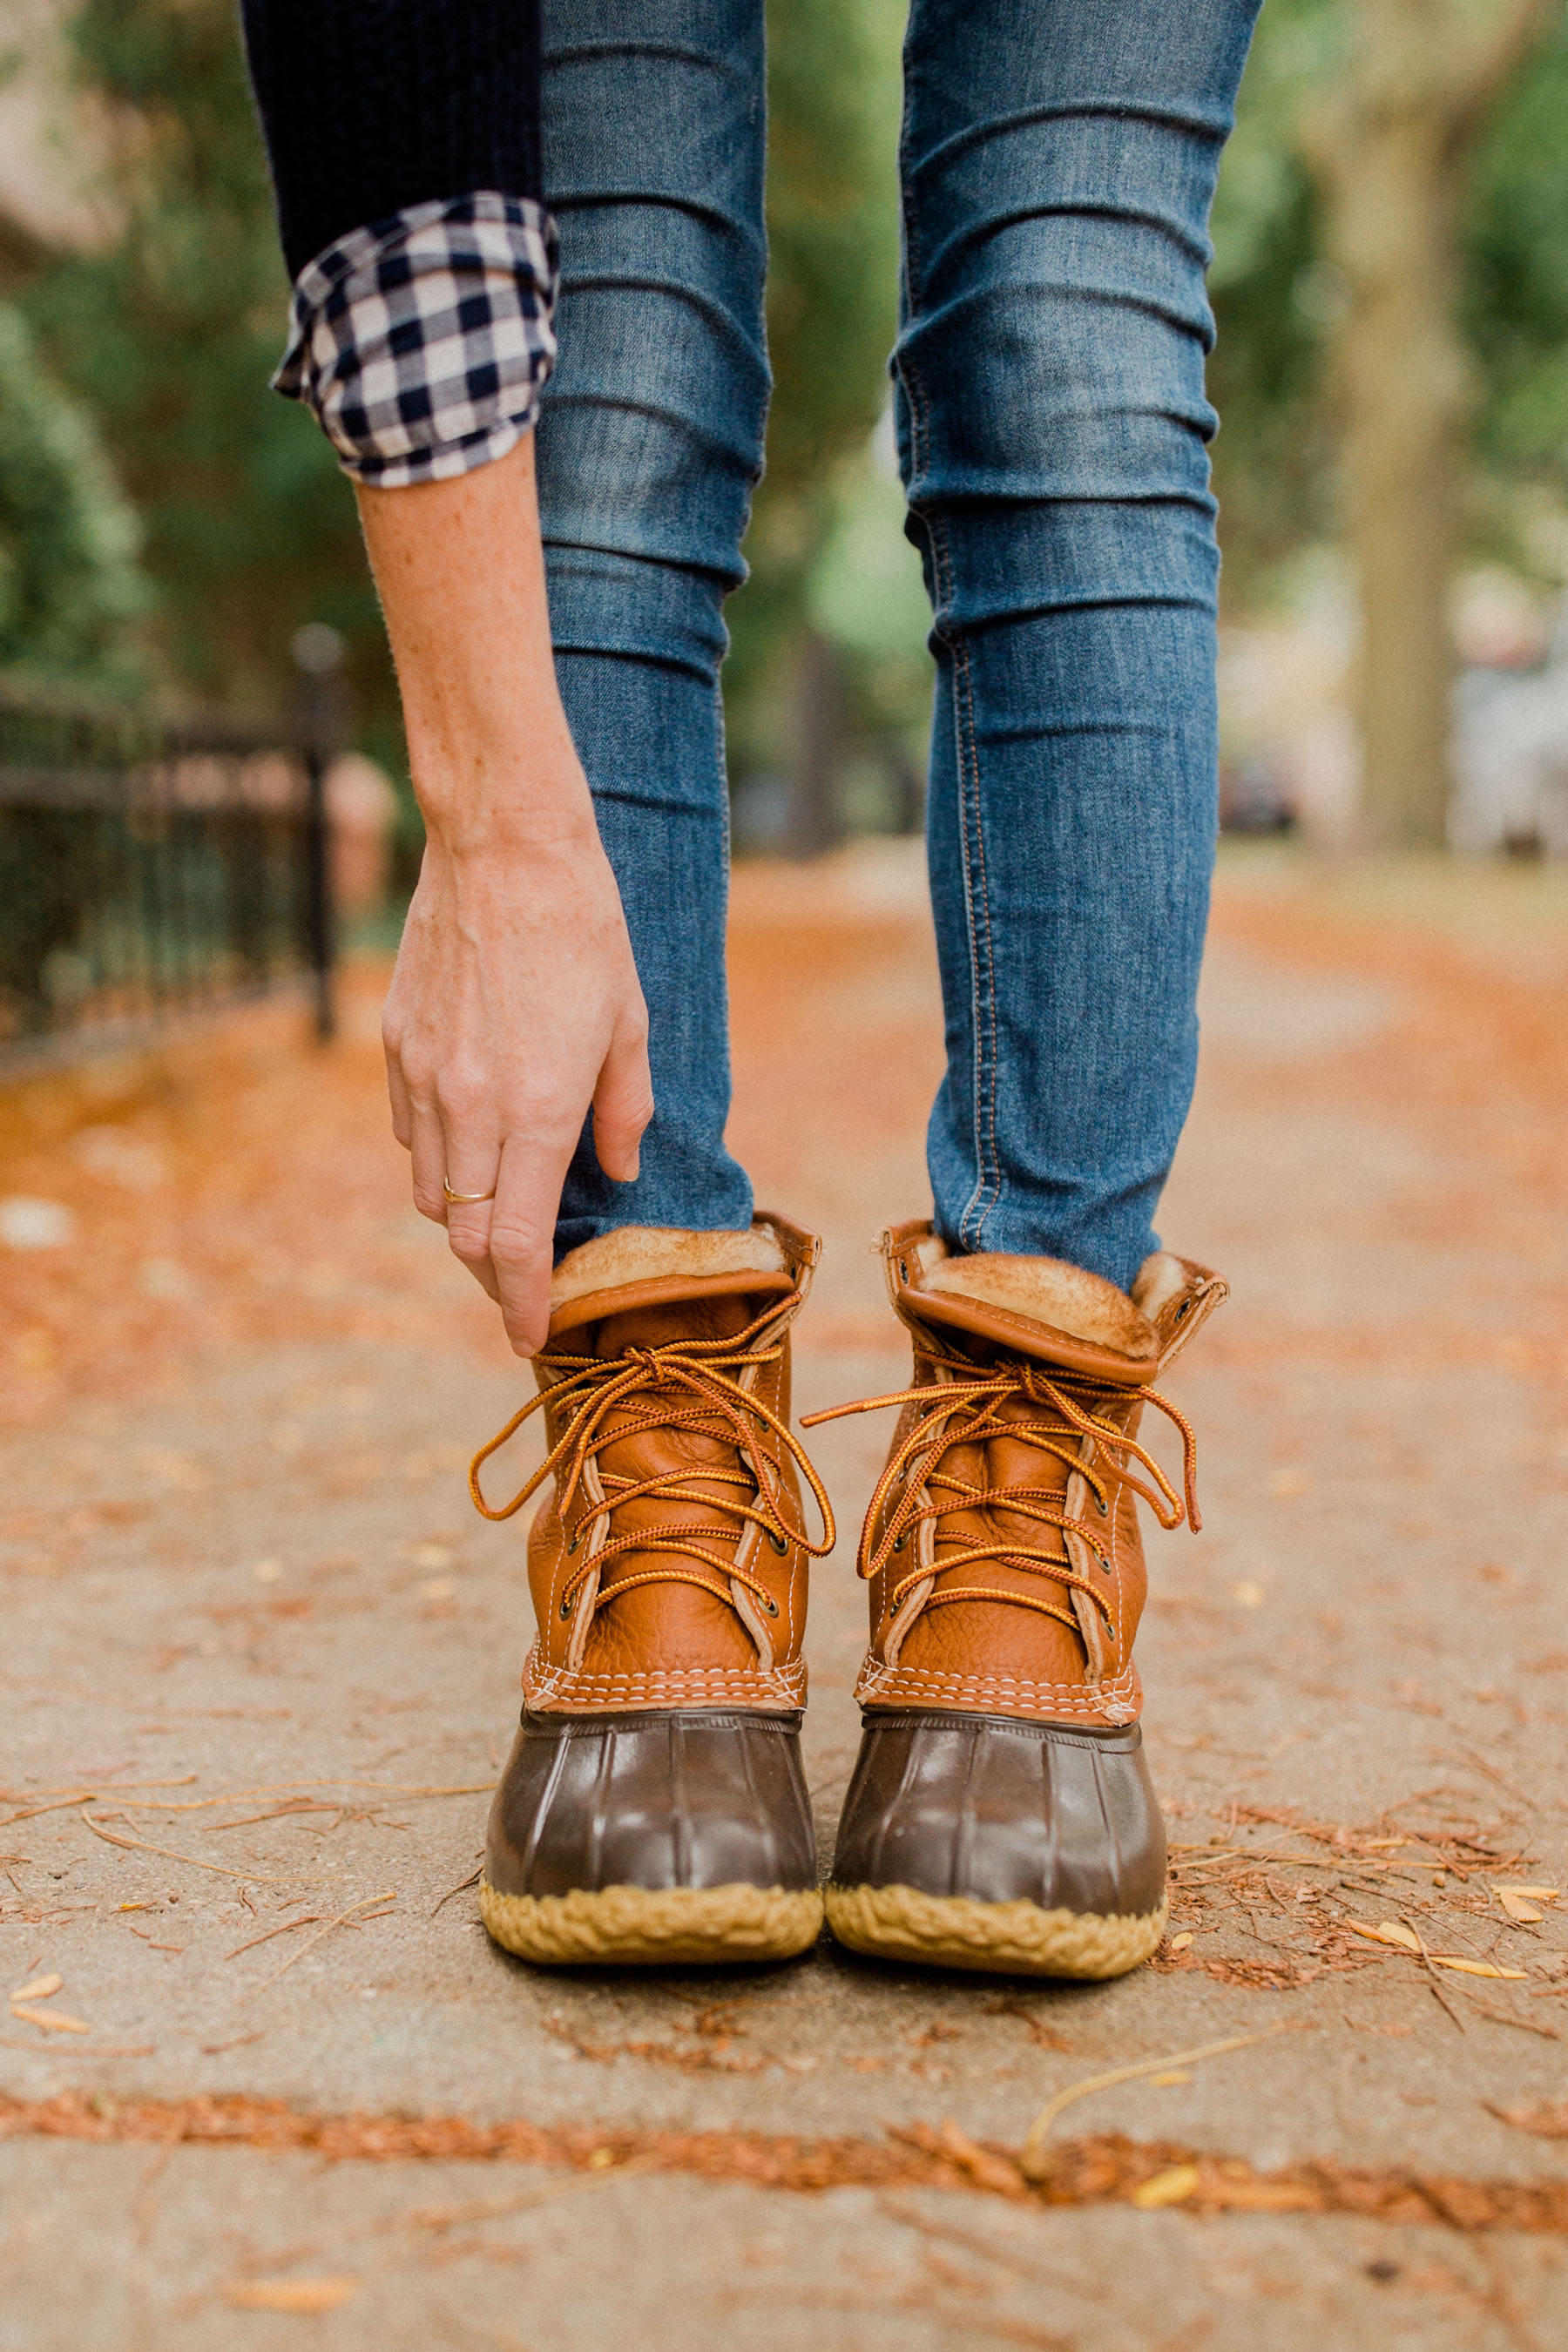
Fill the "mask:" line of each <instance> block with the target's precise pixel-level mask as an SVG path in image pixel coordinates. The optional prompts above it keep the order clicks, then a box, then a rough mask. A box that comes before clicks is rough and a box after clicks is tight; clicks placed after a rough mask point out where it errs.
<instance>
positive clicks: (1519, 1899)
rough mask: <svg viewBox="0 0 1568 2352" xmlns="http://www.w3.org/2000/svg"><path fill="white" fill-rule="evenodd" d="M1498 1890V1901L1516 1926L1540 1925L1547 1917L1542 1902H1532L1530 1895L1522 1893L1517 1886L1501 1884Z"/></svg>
mask: <svg viewBox="0 0 1568 2352" xmlns="http://www.w3.org/2000/svg"><path fill="white" fill-rule="evenodd" d="M1496 1892H1497V1899H1498V1901H1499V1902H1500V1904H1501V1905H1502V1907H1503V1909H1504V1910H1505V1911H1506V1912H1507V1914H1508V1916H1509V1917H1510V1919H1511V1920H1512V1921H1513V1924H1514V1926H1515V1927H1540V1925H1541V1922H1542V1919H1544V1918H1545V1916H1546V1914H1545V1912H1544V1911H1543V1910H1542V1907H1541V1906H1540V1904H1539V1903H1531V1901H1530V1899H1529V1897H1528V1896H1527V1895H1521V1894H1520V1893H1519V1891H1518V1889H1517V1888H1515V1887H1512V1886H1500V1887H1498V1889H1497V1890H1496Z"/></svg>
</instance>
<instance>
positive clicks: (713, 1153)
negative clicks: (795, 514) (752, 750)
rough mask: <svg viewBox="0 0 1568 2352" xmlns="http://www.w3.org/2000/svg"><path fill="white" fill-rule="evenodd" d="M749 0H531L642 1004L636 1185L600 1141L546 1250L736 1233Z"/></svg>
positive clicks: (558, 384) (749, 387) (588, 642)
mask: <svg viewBox="0 0 1568 2352" xmlns="http://www.w3.org/2000/svg"><path fill="white" fill-rule="evenodd" d="M763 121H764V111H763V12H762V5H761V0H638V5H637V8H636V9H635V10H628V9H626V8H625V7H624V6H620V5H616V0H546V5H545V10H544V173H545V194H546V197H547V200H548V202H549V205H550V207H551V210H552V213H553V214H554V216H555V219H556V222H557V224H558V226H559V228H560V232H561V268H562V289H561V305H560V311H559V318H558V325H559V331H560V347H561V357H560V363H559V365H558V368H557V370H556V373H555V375H554V377H553V379H552V383H551V384H550V387H549V390H548V392H547V394H546V397H545V401H544V407H543V414H542V419H541V423H540V425H539V438H538V459H539V481H540V499H541V507H542V518H543V530H544V541H545V553H546V561H547V567H548V574H549V585H550V610H551V627H552V636H553V640H554V645H555V652H556V670H557V675H558V677H559V679H560V684H561V692H562V697H563V701H564V703H565V706H566V714H567V718H568V719H569V720H570V722H571V727H572V731H573V735H574V739H575V741H576V745H577V750H578V753H579V755H580V757H581V759H582V761H583V764H584V769H585V770H586V772H587V776H588V782H589V783H590V785H591V787H592V789H593V793H594V803H595V810H596V813H597V815H598V821H599V831H600V834H601V836H602V837H603V840H604V843H605V849H606V850H607V852H608V854H609V857H610V861H611V863H612V865H613V866H614V867H615V870H616V879H617V881H618V883H619V885H620V891H621V898H622V901H623V903H624V905H625V908H626V921H627V925H628V927H629V929H630V932H631V940H632V946H633V949H634V950H635V952H636V956H637V971H638V976H639V978H640V980H641V982H642V987H643V993H644V995H645V996H646V998H647V1008H648V1017H649V1040H648V1043H649V1056H650V1061H651V1065H652V1071H653V1085H654V1097H655V1105H656V1108H655V1111H654V1117H653V1121H652V1124H651V1125H650V1126H649V1128H648V1129H647V1132H646V1134H645V1135H644V1137H643V1141H642V1171H641V1174H640V1175H639V1177H638V1179H637V1182H636V1183H635V1184H611V1183H610V1182H608V1181H606V1179H605V1176H604V1175H603V1174H602V1172H601V1171H600V1169H599V1167H598V1163H597V1161H596V1160H595V1157H594V1151H593V1144H592V1139H591V1138H590V1137H589V1136H588V1135H587V1133H586V1132H584V1140H583V1143H582V1144H581V1146H580V1147H579V1150H578V1152H577V1156H576V1158H575V1160H574V1162H573V1165H572V1169H571V1172H570V1174H569V1175H568V1178H567V1181H566V1188H565V1192H564V1193H563V1199H562V1203H561V1217H560V1223H559V1225H558V1227H557V1232H556V1252H557V1255H558V1256H559V1255H562V1254H563V1253H564V1252H565V1251H567V1250H569V1249H573V1248H575V1247H576V1246H577V1245H578V1244H581V1243H583V1242H585V1241H588V1240H590V1239H592V1238H593V1237H594V1236H595V1235H596V1234H603V1233H605V1232H608V1231H610V1230H612V1229H613V1228H614V1227H616V1226H619V1225H627V1224H637V1225H662V1226H682V1227H687V1228H707V1229H714V1228H721V1227H730V1228H739V1227H743V1226H745V1225H746V1224H748V1223H749V1222H750V1219H751V1214H752V1195H751V1186H750V1184H749V1183H748V1181H747V1179H746V1176H745V1173H744V1171H743V1170H742V1169H741V1168H740V1167H739V1166H738V1165H737V1164H736V1162H735V1161H734V1160H732V1159H731V1157H730V1155H729V1153H728V1152H727V1151H726V1150H725V1149H724V1122H725V1119H726V1118H727V1116H728V1112H729V1107H730V1061H729V1038H728V1007H727V1002H726V991H725V978H724V915H725V901H726V896H727V887H728V861H729V814H728V813H729V802H728V794H727V789H726V783H725V772H724V756H723V724H722V718H721V709H720V702H719V666H720V662H721V658H722V656H723V652H724V648H725V644H726V637H725V631H724V625H723V621H722V619H721V605H722V603H723V600H724V597H725V595H726V593H728V592H729V590H730V589H731V588H733V587H734V586H735V585H736V584H737V583H738V582H739V581H740V580H741V579H742V576H743V569H744V567H743V566H742V562H741V557H740V541H741V536H742V531H743V530H744V529H745V524H746V519H747V513H748V509H749V504H750V499H751V491H752V485H753V483H754V482H755V480H756V478H757V475H758V473H759V472H760V470H761V466H762V442H763V419H764V416H765V414H766V407H767V394H768V371H767V362H766V357H765V353H764V346H763V268H764V258H765V254H764V244H763Z"/></svg>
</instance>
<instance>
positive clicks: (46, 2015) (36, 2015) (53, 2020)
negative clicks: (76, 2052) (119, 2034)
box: [11, 2000, 92, 2033]
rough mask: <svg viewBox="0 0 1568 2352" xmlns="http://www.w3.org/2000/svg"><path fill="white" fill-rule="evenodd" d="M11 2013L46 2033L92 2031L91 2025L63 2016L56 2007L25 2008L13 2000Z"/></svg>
mask: <svg viewBox="0 0 1568 2352" xmlns="http://www.w3.org/2000/svg"><path fill="white" fill-rule="evenodd" d="M11 2014H12V2016H13V2017H19V2018H20V2019H21V2020H22V2021H23V2023H24V2024H25V2025H41V2026H42V2027H43V2029H44V2031H45V2032H46V2033H90V2032H92V2028H91V2026H90V2025H84V2024H83V2023H82V2021H81V2020H80V2018H79V2017H66V2016H63V2015H62V2014H61V2012H60V2011H58V2009H28V2008H25V2007H24V2005H23V2004H22V2002H21V2001H19V2000H14V2001H13V2002H12V2003H11Z"/></svg>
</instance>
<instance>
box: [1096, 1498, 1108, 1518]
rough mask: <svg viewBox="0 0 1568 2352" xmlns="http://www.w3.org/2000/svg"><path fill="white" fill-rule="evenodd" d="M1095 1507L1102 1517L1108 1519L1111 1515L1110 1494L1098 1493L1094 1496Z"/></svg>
mask: <svg viewBox="0 0 1568 2352" xmlns="http://www.w3.org/2000/svg"><path fill="white" fill-rule="evenodd" d="M1094 1507H1095V1509H1096V1510H1097V1511H1098V1512H1099V1513H1100V1517H1101V1518H1102V1519H1108V1518H1109V1517H1110V1499H1109V1497H1108V1496H1104V1495H1097V1496H1095V1498H1094Z"/></svg>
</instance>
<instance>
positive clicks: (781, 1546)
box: [767, 1528, 789, 1559]
mask: <svg viewBox="0 0 1568 2352" xmlns="http://www.w3.org/2000/svg"><path fill="white" fill-rule="evenodd" d="M767 1538H768V1541H769V1542H770V1543H771V1544H772V1546H773V1549H774V1550H775V1551H776V1552H777V1554H778V1556H779V1558H780V1559H784V1555H785V1553H786V1552H787V1551H788V1550H789V1538H788V1536H775V1535H774V1533H773V1529H772V1528H768V1530H767Z"/></svg>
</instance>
